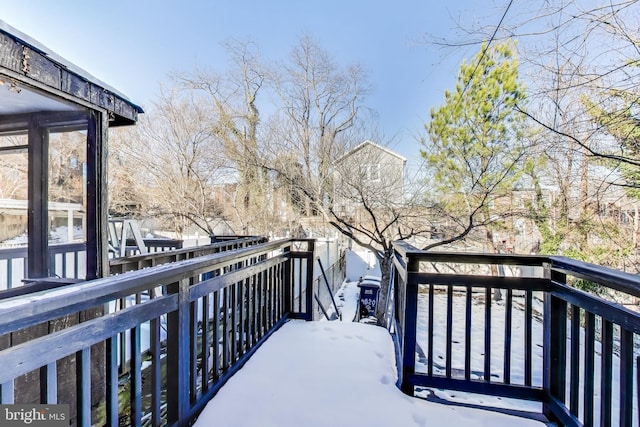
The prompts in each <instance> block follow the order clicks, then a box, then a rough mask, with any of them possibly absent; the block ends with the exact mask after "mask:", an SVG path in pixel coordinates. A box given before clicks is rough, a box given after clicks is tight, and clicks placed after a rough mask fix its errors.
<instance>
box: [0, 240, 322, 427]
mask: <svg viewBox="0 0 640 427" xmlns="http://www.w3.org/2000/svg"><path fill="white" fill-rule="evenodd" d="M313 252H314V242H313V240H304V241H292V240H283V241H276V242H272V243H262V244H256V245H252V246H249V247H244V248H240V249H237V250H232V251H226V252H220V253H212V254H208V255H202V256H198V257H196V258H192V259H186V260H182V261H176V262H172V263H169V264H164V265H159V266H155V267H150V268H145V269H141V270H137V271H131V272H127V273H123V274H118V275H116V276H112V277H109V278H104V279H98V280H94V281H89V282H83V283H78V284H74V285H69V286H66V287H64V288H60V289H55V290H49V291H47V292H44V293H40V294H33V295H29V296H24V297H21V298H19V299H16V298H11V299H5V300H0V311H1V312H2V316H0V349H2V350H0V360H1V361H2V367H3V368H2V370H0V403H3V404H5V403H13V402H20V403H23V402H32V403H37V402H39V403H46V404H69V405H70V408H71V414H72V416H73V418H74V421H75V422H77V424H78V425H81V426H89V425H93V424H98V425H108V426H117V425H133V426H139V425H151V426H160V425H170V426H173V425H188V423H189V422H190V421H191V420H192V419H193V418H194V417H195V416H196V415H197V413H198V412H199V411H200V410H201V409H202V408H203V407H204V405H205V404H206V402H207V401H208V400H209V399H210V397H211V396H212V395H213V394H214V393H215V392H216V391H217V390H218V389H219V388H220V387H221V386H222V384H224V382H225V381H226V380H227V379H228V378H229V377H230V376H231V375H232V374H233V373H234V372H235V371H237V370H238V369H239V368H240V366H242V364H243V363H244V362H245V361H246V360H247V359H248V357H249V356H250V355H251V354H252V353H253V352H254V351H255V350H256V349H257V347H258V346H259V345H260V344H261V343H262V342H264V340H266V339H267V337H268V336H269V335H270V334H271V333H273V331H275V330H276V329H277V328H278V327H279V326H280V325H281V324H282V323H284V322H285V321H286V319H288V318H302V319H311V316H312V296H313V289H312V286H313V281H312V272H311V271H310V270H311V268H312V267H313V260H314V254H313ZM123 301H125V303H123ZM70 316H71V317H75V318H79V319H80V322H76V323H73V324H67V323H66V322H64V321H63V322H60V319H66V318H68V317H70ZM43 325H44V329H45V332H44V334H41V336H40V337H35V336H34V334H32V333H30V332H31V331H33V330H34V329H33V328H40V329H42V326H43ZM121 337H126V340H128V342H129V350H128V351H126V352H121V351H120V348H119V347H120V344H119V343H120V342H121ZM123 364H127V365H128V368H127V369H122V365H123Z"/></svg>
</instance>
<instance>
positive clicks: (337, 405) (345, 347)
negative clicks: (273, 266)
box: [195, 321, 544, 427]
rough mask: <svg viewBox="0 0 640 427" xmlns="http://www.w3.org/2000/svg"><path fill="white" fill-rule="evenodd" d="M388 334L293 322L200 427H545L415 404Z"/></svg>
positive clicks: (232, 383) (210, 408) (223, 393)
mask: <svg viewBox="0 0 640 427" xmlns="http://www.w3.org/2000/svg"><path fill="white" fill-rule="evenodd" d="M396 381H397V369H396V365H395V353H394V348H393V341H392V339H391V336H390V335H389V333H388V332H387V330H386V329H384V328H380V327H376V326H372V325H365V324H360V323H352V322H339V321H334V322H303V321H290V322H288V323H287V324H285V325H284V326H283V327H282V328H281V329H280V330H278V331H277V332H275V333H274V334H273V335H272V336H271V337H270V338H269V339H268V340H267V342H265V343H264V344H263V345H262V347H260V348H259V349H258V351H257V352H256V353H255V354H254V355H253V356H252V358H251V359H250V360H249V361H248V362H247V363H246V365H245V366H244V367H243V368H242V369H241V370H240V371H239V372H238V373H237V374H236V375H234V376H233V377H232V378H231V379H230V380H229V382H228V383H227V384H226V385H225V386H224V387H222V389H221V390H220V392H219V393H218V394H217V395H216V396H215V397H214V398H213V400H211V401H210V402H209V403H208V405H207V406H206V408H205V409H204V410H203V412H202V413H201V415H200V417H199V418H198V420H197V422H196V423H195V426H197V427H205V426H213V425H215V426H238V427H239V426H247V427H256V426H261V427H266V426H274V427H285V426H296V427H297V426H305V427H312V426H318V427H326V426H332V427H340V426H344V427H359V426H368V427H369V426H381V427H382V426H384V427H388V426H412V425H417V426H459V425H460V426H465V427H472V426H491V427H499V426H543V425H544V423H542V422H539V421H536V420H532V419H526V418H521V417H517V416H512V415H507V414H502V413H497V412H492V411H486V410H481V409H475V408H469V407H460V406H451V405H444V404H439V403H434V402H429V401H425V400H422V399H419V398H412V397H409V396H406V395H405V394H403V393H402V392H401V391H400V390H399V389H398V388H397V387H396Z"/></svg>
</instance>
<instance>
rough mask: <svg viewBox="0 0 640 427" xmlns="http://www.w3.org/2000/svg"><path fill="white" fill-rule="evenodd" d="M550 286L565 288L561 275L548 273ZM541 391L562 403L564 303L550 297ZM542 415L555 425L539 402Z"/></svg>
mask: <svg viewBox="0 0 640 427" xmlns="http://www.w3.org/2000/svg"><path fill="white" fill-rule="evenodd" d="M548 277H549V279H550V280H551V282H554V283H560V284H565V283H566V281H567V277H566V275H565V274H563V273H559V272H555V271H553V270H550V271H548ZM543 345H544V356H543V389H544V391H545V393H546V395H547V398H548V399H549V398H553V399H555V400H557V401H558V402H561V403H564V402H565V388H566V377H567V302H566V301H563V300H561V299H559V298H557V297H555V296H553V295H552V294H551V293H545V296H544V331H543ZM542 410H543V412H544V415H545V416H546V417H547V419H549V420H550V421H552V422H559V420H558V417H557V416H556V415H555V414H554V413H553V412H552V410H551V406H550V405H549V404H548V403H547V402H543V407H542Z"/></svg>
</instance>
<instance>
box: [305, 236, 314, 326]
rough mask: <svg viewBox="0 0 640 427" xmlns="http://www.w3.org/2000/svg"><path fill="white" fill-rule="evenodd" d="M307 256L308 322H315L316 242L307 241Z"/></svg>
mask: <svg viewBox="0 0 640 427" xmlns="http://www.w3.org/2000/svg"><path fill="white" fill-rule="evenodd" d="M307 245H308V246H307V256H306V261H307V262H306V265H307V286H306V295H305V297H306V301H305V307H306V313H305V319H306V320H313V295H314V291H313V259H314V254H315V240H308V241H307Z"/></svg>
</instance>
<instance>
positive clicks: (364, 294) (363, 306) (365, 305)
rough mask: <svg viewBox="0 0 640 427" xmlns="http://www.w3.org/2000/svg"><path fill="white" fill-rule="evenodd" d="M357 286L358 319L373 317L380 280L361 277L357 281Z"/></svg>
mask: <svg viewBox="0 0 640 427" xmlns="http://www.w3.org/2000/svg"><path fill="white" fill-rule="evenodd" d="M358 287H359V288H360V306H359V309H358V315H359V319H366V318H368V317H375V316H376V308H377V306H378V293H379V291H380V282H379V281H377V280H371V279H363V280H360V281H359V283H358Z"/></svg>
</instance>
